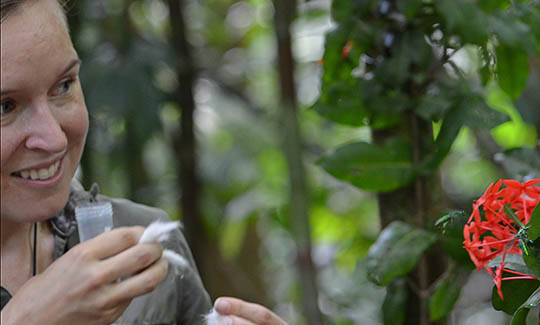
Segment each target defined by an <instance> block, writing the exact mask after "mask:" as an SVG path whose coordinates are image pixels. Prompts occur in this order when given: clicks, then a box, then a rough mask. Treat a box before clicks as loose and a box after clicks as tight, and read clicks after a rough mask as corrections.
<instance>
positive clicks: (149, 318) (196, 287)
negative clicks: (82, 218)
mask: <svg viewBox="0 0 540 325" xmlns="http://www.w3.org/2000/svg"><path fill="white" fill-rule="evenodd" d="M71 187H72V188H71V193H70V197H69V200H68V204H67V205H66V207H65V208H64V210H63V211H62V212H61V213H60V214H59V215H58V216H57V217H56V218H54V219H51V226H52V228H53V230H54V233H55V259H56V258H58V257H60V256H61V255H62V254H64V253H65V252H66V251H67V250H69V249H70V248H71V247H73V246H75V245H76V244H78V243H79V234H78V231H77V230H76V221H75V219H74V211H75V207H76V206H78V205H81V204H87V203H89V202H92V201H110V202H111V203H112V207H113V223H114V227H115V228H117V227H126V226H135V225H139V226H147V225H148V224H150V223H151V222H153V221H155V220H158V219H159V220H169V217H168V216H167V213H165V211H163V210H161V209H156V208H152V207H148V206H144V205H141V204H137V203H134V202H131V201H129V200H125V199H113V198H109V197H106V196H104V195H100V194H98V189H97V186H92V188H91V189H90V191H88V192H87V191H85V190H84V189H83V187H82V186H81V184H80V183H79V182H77V181H73V182H72V186H71ZM162 244H163V246H164V247H165V248H168V249H172V250H174V251H175V252H177V253H179V254H180V255H182V256H183V257H185V258H186V260H187V261H188V262H189V264H190V266H191V267H189V268H182V269H176V268H175V267H174V266H172V265H170V266H169V273H168V275H167V278H166V279H165V280H164V281H163V282H162V283H161V284H160V285H159V286H158V287H157V288H156V289H155V290H154V291H153V292H150V293H148V294H145V295H143V296H140V297H137V298H135V299H134V300H133V301H132V302H131V304H130V305H129V307H128V308H127V309H126V311H125V312H124V314H123V315H122V317H121V318H120V319H119V320H118V321H117V324H141V325H147V324H148V325H157V324H177V325H180V324H182V325H184V324H185V325H188V324H189V325H191V324H193V325H198V324H204V317H203V316H204V315H205V314H207V313H208V312H209V311H210V309H211V302H210V297H209V296H208V293H207V292H206V290H205V289H204V286H203V283H202V281H201V279H200V276H199V273H198V271H197V267H196V266H195V262H194V260H193V256H192V255H191V251H190V249H189V247H188V244H187V242H186V239H185V238H184V235H183V234H182V232H181V231H179V230H178V231H175V232H173V233H172V235H171V236H170V237H169V239H168V240H167V241H166V242H165V243H162Z"/></svg>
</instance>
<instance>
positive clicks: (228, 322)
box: [220, 317, 232, 325]
mask: <svg viewBox="0 0 540 325" xmlns="http://www.w3.org/2000/svg"><path fill="white" fill-rule="evenodd" d="M220 324H221V325H232V318H230V317H222V318H221V323H220Z"/></svg>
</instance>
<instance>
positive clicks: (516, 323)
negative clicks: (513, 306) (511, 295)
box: [511, 288, 540, 325]
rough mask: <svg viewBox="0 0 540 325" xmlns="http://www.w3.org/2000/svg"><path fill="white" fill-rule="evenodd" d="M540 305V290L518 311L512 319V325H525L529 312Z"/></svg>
mask: <svg viewBox="0 0 540 325" xmlns="http://www.w3.org/2000/svg"><path fill="white" fill-rule="evenodd" d="M539 304H540V288H538V289H536V291H535V292H533V293H532V294H531V295H530V297H529V298H528V299H527V300H526V301H525V302H524V303H523V304H522V305H521V306H519V308H518V309H517V310H516V312H515V313H514V316H513V317H512V323H511V324H512V325H525V322H526V320H527V314H528V313H529V310H531V309H532V308H534V307H536V306H538V305H539Z"/></svg>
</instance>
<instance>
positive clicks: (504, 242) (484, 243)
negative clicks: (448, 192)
mask: <svg viewBox="0 0 540 325" xmlns="http://www.w3.org/2000/svg"><path fill="white" fill-rule="evenodd" d="M539 183H540V179H533V180H530V181H527V182H525V183H520V182H518V181H515V180H499V181H498V182H496V183H492V184H491V185H489V186H488V188H487V190H486V192H485V193H484V195H482V196H481V197H480V198H478V199H477V200H476V201H475V202H474V203H473V211H472V213H471V216H470V217H469V220H468V221H467V224H466V225H465V227H464V228H463V236H464V237H465V240H464V241H463V245H464V247H465V249H466V250H467V252H468V253H469V256H470V257H471V260H472V261H473V263H474V264H475V265H476V268H477V269H478V270H482V269H483V268H484V269H485V270H486V271H487V272H488V273H490V274H491V275H493V276H494V279H493V282H495V285H496V286H497V292H498V293H499V296H500V297H501V299H503V294H502V291H501V281H502V280H510V279H531V278H532V279H535V278H534V277H532V276H529V275H526V274H521V273H516V272H515V271H512V270H509V269H506V268H505V267H504V266H505V262H504V260H505V258H506V255H507V254H521V249H520V248H519V246H518V242H517V240H515V239H516V234H517V233H518V231H519V230H520V228H521V226H520V225H519V224H518V223H517V222H515V221H514V220H513V219H512V218H510V217H509V216H508V215H507V214H506V213H505V211H504V207H505V206H507V205H509V206H510V208H511V209H512V211H513V212H514V214H515V215H516V216H517V219H519V221H520V222H521V223H522V224H524V225H526V224H527V223H528V222H529V220H530V219H531V214H532V211H533V210H534V208H535V207H536V205H537V204H538V202H539V201H540V184H539ZM499 255H502V256H501V257H502V258H501V263H500V265H499V266H498V267H497V268H496V269H495V270H492V269H491V268H485V267H486V265H487V264H488V263H489V261H491V260H492V259H494V258H495V257H497V256H499ZM504 272H509V273H513V274H517V275H519V276H517V277H516V276H514V277H506V278H504V277H503V273H504Z"/></svg>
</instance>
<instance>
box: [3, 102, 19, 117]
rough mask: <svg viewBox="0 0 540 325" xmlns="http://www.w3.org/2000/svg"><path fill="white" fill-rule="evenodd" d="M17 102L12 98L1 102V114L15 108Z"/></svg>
mask: <svg viewBox="0 0 540 325" xmlns="http://www.w3.org/2000/svg"><path fill="white" fill-rule="evenodd" d="M15 107H16V105H15V102H14V101H13V100H11V99H8V100H5V101H3V102H2V103H0V116H2V117H3V116H5V115H7V114H9V113H11V112H12V111H13V110H15Z"/></svg>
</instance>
